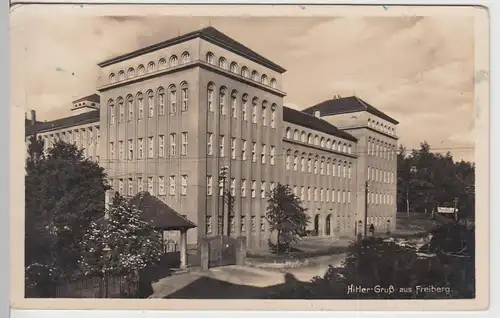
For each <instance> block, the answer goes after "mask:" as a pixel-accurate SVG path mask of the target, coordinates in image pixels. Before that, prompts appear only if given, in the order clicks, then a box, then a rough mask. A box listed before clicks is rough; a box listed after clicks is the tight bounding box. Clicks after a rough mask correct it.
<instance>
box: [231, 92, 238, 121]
mask: <svg viewBox="0 0 500 318" xmlns="http://www.w3.org/2000/svg"><path fill="white" fill-rule="evenodd" d="M237 97H238V93H236V92H233V93H232V94H231V117H232V118H236V98H237Z"/></svg>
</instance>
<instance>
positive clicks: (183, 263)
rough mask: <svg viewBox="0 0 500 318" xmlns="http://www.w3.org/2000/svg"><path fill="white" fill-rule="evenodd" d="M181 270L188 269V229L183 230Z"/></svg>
mask: <svg viewBox="0 0 500 318" xmlns="http://www.w3.org/2000/svg"><path fill="white" fill-rule="evenodd" d="M180 243H181V251H180V254H181V269H186V268H187V229H183V230H181V242H180Z"/></svg>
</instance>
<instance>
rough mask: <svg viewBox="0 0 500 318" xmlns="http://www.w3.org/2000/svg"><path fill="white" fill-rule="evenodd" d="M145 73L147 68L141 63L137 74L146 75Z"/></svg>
mask: <svg viewBox="0 0 500 318" xmlns="http://www.w3.org/2000/svg"><path fill="white" fill-rule="evenodd" d="M144 73H146V69H145V68H144V65H142V64H141V65H139V66H138V67H137V75H139V76H141V75H144Z"/></svg>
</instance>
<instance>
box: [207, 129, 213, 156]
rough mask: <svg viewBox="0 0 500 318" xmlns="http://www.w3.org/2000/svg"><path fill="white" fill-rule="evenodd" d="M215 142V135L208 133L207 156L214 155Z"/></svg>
mask: <svg viewBox="0 0 500 318" xmlns="http://www.w3.org/2000/svg"><path fill="white" fill-rule="evenodd" d="M213 142H214V141H213V134H212V133H207V155H209V156H211V155H213V153H214V148H213Z"/></svg>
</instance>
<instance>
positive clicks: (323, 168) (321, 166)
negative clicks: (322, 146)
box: [319, 158, 325, 175]
mask: <svg viewBox="0 0 500 318" xmlns="http://www.w3.org/2000/svg"><path fill="white" fill-rule="evenodd" d="M324 160H325V158H322V159H321V163H320V166H319V174H321V175H324V174H325V161H324Z"/></svg>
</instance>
